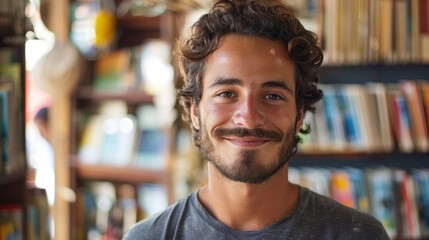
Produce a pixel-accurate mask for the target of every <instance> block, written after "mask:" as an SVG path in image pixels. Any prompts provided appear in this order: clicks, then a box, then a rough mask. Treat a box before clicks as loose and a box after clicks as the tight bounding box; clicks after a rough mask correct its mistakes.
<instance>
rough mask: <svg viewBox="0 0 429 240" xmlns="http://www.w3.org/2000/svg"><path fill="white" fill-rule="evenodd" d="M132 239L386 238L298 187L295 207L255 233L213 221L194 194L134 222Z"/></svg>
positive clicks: (367, 220) (127, 239) (369, 220)
mask: <svg viewBox="0 0 429 240" xmlns="http://www.w3.org/2000/svg"><path fill="white" fill-rule="evenodd" d="M136 239H185V240H193V239H195V240H202V239H215V240H220V239H234V240H235V239H270V240H271V239H318V240H320V239H341V240H348V239H365V240H368V239H389V237H388V235H387V233H386V231H385V230H384V228H383V226H382V224H381V223H380V222H379V221H378V220H376V219H375V218H374V217H372V216H370V215H367V214H364V213H361V212H359V211H357V210H354V209H351V208H348V207H345V206H343V205H341V204H339V203H338V202H336V201H334V200H332V199H331V198H328V197H325V196H322V195H319V194H317V193H315V192H312V191H310V190H309V189H307V188H304V187H301V190H300V194H299V202H298V206H297V207H296V209H295V210H294V212H293V213H292V214H291V215H290V216H288V217H285V218H283V219H281V220H280V221H278V222H276V223H274V224H272V225H270V226H267V227H265V228H264V229H261V230H259V231H238V230H234V229H231V228H229V227H227V226H225V225H224V224H222V223H221V222H219V221H218V220H216V219H215V218H213V217H212V216H211V215H210V214H209V213H208V212H207V211H206V210H205V209H204V207H203V206H202V205H201V203H200V202H199V200H198V197H197V192H193V193H191V194H190V195H189V196H188V197H186V198H184V199H182V200H180V201H178V202H177V203H175V204H173V205H172V206H170V207H169V208H168V209H166V210H165V211H164V212H161V213H159V214H156V215H154V216H152V217H150V218H148V219H145V220H143V221H140V222H138V223H137V224H136V225H134V226H133V227H132V228H131V229H130V230H129V231H128V232H127V233H126V234H125V236H124V238H123V240H136Z"/></svg>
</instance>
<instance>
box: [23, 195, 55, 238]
mask: <svg viewBox="0 0 429 240" xmlns="http://www.w3.org/2000/svg"><path fill="white" fill-rule="evenodd" d="M28 196H29V197H28V202H27V206H26V212H27V229H28V231H27V232H28V233H29V234H30V235H31V236H30V237H29V238H31V239H40V240H49V239H51V236H50V233H51V231H50V221H51V216H50V213H49V204H48V198H47V195H46V191H45V189H42V188H36V187H30V188H29V194H28Z"/></svg>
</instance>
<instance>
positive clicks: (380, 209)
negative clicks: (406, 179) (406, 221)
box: [366, 168, 397, 238]
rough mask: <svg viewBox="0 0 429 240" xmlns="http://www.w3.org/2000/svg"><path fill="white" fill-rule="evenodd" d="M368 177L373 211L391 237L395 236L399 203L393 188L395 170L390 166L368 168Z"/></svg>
mask: <svg viewBox="0 0 429 240" xmlns="http://www.w3.org/2000/svg"><path fill="white" fill-rule="evenodd" d="M366 179H367V182H368V186H369V203H370V209H371V213H372V215H373V216H374V217H375V218H377V219H378V220H379V221H380V222H381V223H382V224H383V226H384V228H385V229H386V232H387V234H388V235H389V237H390V238H395V237H396V233H397V225H396V220H395V219H396V218H395V211H396V204H397V203H396V202H395V196H394V189H393V171H392V169H390V168H374V169H367V170H366Z"/></svg>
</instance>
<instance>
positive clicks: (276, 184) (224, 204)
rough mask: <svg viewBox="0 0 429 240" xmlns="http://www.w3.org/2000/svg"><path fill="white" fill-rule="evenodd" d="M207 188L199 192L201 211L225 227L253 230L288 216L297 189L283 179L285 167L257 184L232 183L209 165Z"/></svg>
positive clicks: (295, 201) (295, 197)
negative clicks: (204, 211)
mask: <svg viewBox="0 0 429 240" xmlns="http://www.w3.org/2000/svg"><path fill="white" fill-rule="evenodd" d="M208 175H209V181H208V185H207V186H205V187H204V188H202V189H201V190H200V192H199V196H198V197H199V199H200V202H201V203H202V205H203V206H204V207H205V209H206V210H207V211H208V212H209V213H210V214H211V215H212V216H213V217H214V218H216V219H217V220H218V221H220V222H222V223H223V224H225V225H226V226H228V227H230V228H233V229H237V230H243V231H256V230H260V229H263V228H264V227H267V226H269V225H271V224H273V223H275V222H277V221H279V220H280V219H282V218H284V217H286V216H288V215H290V214H291V213H292V211H293V209H294V208H295V206H296V203H297V201H298V192H299V188H298V186H296V185H293V184H291V183H290V182H289V181H288V179H287V166H285V167H283V168H282V169H280V170H279V171H278V172H277V173H276V174H275V175H273V176H272V177H271V178H269V179H267V180H266V181H265V182H263V183H261V184H248V183H241V182H234V181H231V180H229V179H226V178H225V177H223V176H222V175H221V174H220V173H219V172H218V171H217V170H216V169H215V168H214V167H213V166H211V164H209V171H208Z"/></svg>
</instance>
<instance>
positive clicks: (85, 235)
mask: <svg viewBox="0 0 429 240" xmlns="http://www.w3.org/2000/svg"><path fill="white" fill-rule="evenodd" d="M286 2H288V3H289V4H290V5H292V7H293V8H294V9H295V10H296V11H295V12H296V15H297V16H298V17H299V18H300V20H301V21H302V23H303V25H304V26H305V27H306V28H307V29H309V30H312V31H314V32H316V33H317V34H318V35H319V36H320V38H319V40H320V46H321V47H322V49H323V51H324V62H323V64H322V69H321V72H320V87H321V88H322V89H323V91H324V98H323V100H322V101H320V102H318V103H317V111H316V112H315V113H309V114H306V116H305V122H306V123H309V124H310V125H311V129H312V131H311V133H310V134H308V135H305V136H304V135H303V136H302V137H303V141H302V143H301V144H300V146H299V150H298V154H297V155H296V156H295V157H294V158H293V159H291V161H290V163H289V168H290V171H289V179H290V181H291V182H295V183H299V184H301V185H303V186H306V187H308V188H309V189H311V190H314V191H316V192H317V193H320V194H322V195H326V196H329V197H332V198H333V199H335V200H337V201H338V202H340V203H342V204H344V205H347V206H349V207H352V208H356V209H358V210H360V211H363V212H366V213H369V214H371V215H373V216H374V217H375V218H377V219H378V220H380V221H381V223H382V224H383V225H384V227H385V229H386V230H387V232H388V234H389V236H390V237H391V238H392V239H427V238H429V0H375V1H372V0H360V1H351V0H348V1H343V0H289V1H286ZM210 4H211V1H205V0H170V1H161V0H158V1H155V0H152V1H151V0H2V1H0V240H3V239H18V240H19V239H121V237H122V235H123V233H124V232H125V231H127V229H129V227H130V226H131V225H133V224H134V223H136V222H137V221H139V220H141V219H144V218H146V217H148V216H150V215H152V214H154V213H157V212H159V211H161V210H163V209H165V208H166V207H167V206H168V205H169V204H171V203H173V202H175V201H176V200H178V199H180V198H182V197H184V196H186V195H187V194H189V193H190V192H191V191H193V190H195V189H196V188H198V187H199V186H202V185H203V184H205V182H206V172H205V162H204V161H203V160H202V159H201V158H200V156H199V153H198V151H197V150H196V148H195V147H194V146H193V144H192V137H191V132H190V130H189V127H188V125H187V124H185V123H183V120H182V119H181V117H180V116H181V111H182V110H181V108H180V107H179V104H178V101H177V99H176V95H175V89H177V88H178V87H180V85H181V79H180V76H179V74H178V71H177V65H176V64H175V61H174V55H173V49H174V45H175V44H176V39H177V38H178V37H179V36H180V35H181V34H186V30H187V29H188V28H189V26H190V24H191V23H192V22H193V21H195V20H196V19H197V18H198V17H199V16H200V15H201V14H202V13H204V12H205V11H206V10H207V8H209V7H210Z"/></svg>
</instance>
